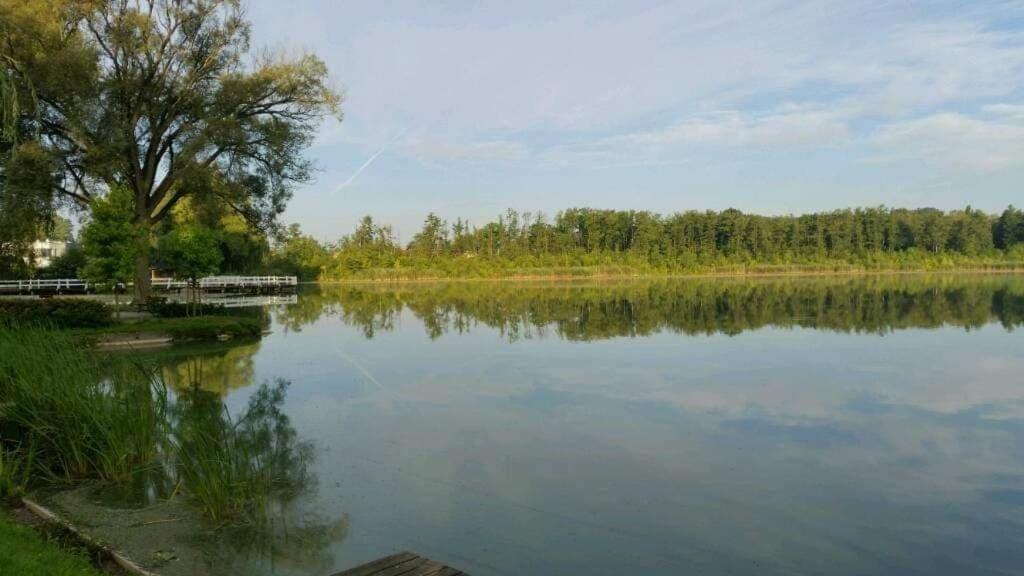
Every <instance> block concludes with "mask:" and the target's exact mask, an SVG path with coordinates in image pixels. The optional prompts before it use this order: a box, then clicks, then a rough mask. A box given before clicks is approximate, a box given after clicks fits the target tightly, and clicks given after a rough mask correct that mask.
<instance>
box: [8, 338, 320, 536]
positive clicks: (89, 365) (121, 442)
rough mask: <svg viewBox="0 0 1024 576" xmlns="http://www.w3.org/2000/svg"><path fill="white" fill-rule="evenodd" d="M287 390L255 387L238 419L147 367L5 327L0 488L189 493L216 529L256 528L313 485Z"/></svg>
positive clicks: (12, 491)
mask: <svg viewBox="0 0 1024 576" xmlns="http://www.w3.org/2000/svg"><path fill="white" fill-rule="evenodd" d="M286 390H287V383H286V382H284V381H278V382H276V383H275V384H273V385H264V386H262V387H261V388H260V389H259V390H258V391H257V392H256V393H255V394H254V396H253V397H252V400H251V402H250V403H249V405H248V407H247V409H246V410H245V411H244V412H243V413H241V415H239V416H237V417H234V418H233V417H232V416H231V415H230V414H229V413H228V412H227V409H226V408H225V406H224V404H223V402H222V401H221V399H220V397H219V396H218V395H216V394H213V393H210V392H206V391H204V390H202V389H201V388H200V387H199V386H198V383H195V385H194V386H192V387H191V388H189V389H186V390H183V391H179V392H173V391H169V390H168V388H167V387H166V386H165V385H164V383H163V380H162V379H161V378H160V377H159V376H158V374H157V373H156V372H154V371H152V370H150V369H149V368H148V367H145V366H140V365H135V364H132V363H130V362H128V361H127V360H126V359H124V358H121V357H116V356H115V357H101V356H97V355H93V354H89V353H87V352H83V351H82V350H81V349H80V348H78V347H76V346H75V345H74V342H73V341H72V340H70V339H68V337H67V336H66V335H65V334H62V333H60V332H54V331H47V330H38V329H21V330H3V331H0V398H2V399H3V402H2V404H0V453H2V454H3V461H2V464H0V488H2V489H3V490H4V492H5V493H6V494H8V495H17V494H18V493H20V492H22V491H24V490H25V489H32V488H35V487H39V486H42V485H55V484H56V485H71V484H74V483H78V482H82V481H101V482H102V483H105V484H108V485H110V486H112V487H114V488H121V489H123V491H124V492H126V493H128V492H131V491H132V489H133V488H134V487H138V486H139V485H144V486H148V488H146V489H145V490H144V491H145V492H148V493H152V492H154V491H155V493H157V494H163V495H164V497H172V496H173V495H175V494H177V493H181V494H183V495H185V496H187V497H188V498H189V499H190V500H191V501H194V502H196V503H197V504H198V505H199V507H200V508H201V509H202V511H203V512H204V514H205V516H206V517H207V518H208V519H209V520H211V521H213V522H215V523H217V524H223V523H238V522H241V523H252V522H259V521H261V520H263V519H264V516H263V514H264V512H265V511H266V510H267V505H268V504H269V503H271V502H274V503H275V504H281V503H285V502H288V501H290V500H291V499H292V498H294V497H295V496H296V495H298V494H299V493H301V492H302V491H304V490H306V489H308V488H309V487H310V486H311V485H312V478H311V476H310V474H309V473H308V470H307V468H308V463H309V460H310V458H311V457H312V451H311V449H310V447H309V446H308V445H307V444H305V443H303V442H302V441H300V440H299V439H298V438H297V435H296V433H295V430H294V428H293V427H292V426H291V423H290V422H289V420H288V418H287V417H286V416H285V415H284V414H283V413H282V412H281V405H282V403H283V402H284V398H285V394H286Z"/></svg>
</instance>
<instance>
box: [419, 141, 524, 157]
mask: <svg viewBox="0 0 1024 576" xmlns="http://www.w3.org/2000/svg"><path fill="white" fill-rule="evenodd" d="M399 149H400V150H402V151H404V152H406V153H407V154H409V155H411V156H413V157H415V158H417V159H419V160H421V161H424V162H435V161H458V160H464V161H472V162H485V161H511V160H519V159H522V158H525V157H526V156H527V155H529V150H528V149H527V147H526V146H524V145H523V144H520V143H518V142H513V141H509V140H489V141H473V142H460V141H455V140H447V139H438V138H424V137H417V138H411V139H409V140H407V141H406V142H405V143H404V144H403V145H402V146H401V147H400V148H399Z"/></svg>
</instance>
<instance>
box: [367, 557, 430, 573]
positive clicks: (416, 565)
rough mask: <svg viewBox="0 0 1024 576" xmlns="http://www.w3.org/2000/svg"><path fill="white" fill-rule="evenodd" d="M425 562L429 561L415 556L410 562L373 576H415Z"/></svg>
mask: <svg viewBox="0 0 1024 576" xmlns="http://www.w3.org/2000/svg"><path fill="white" fill-rule="evenodd" d="M427 562H430V560H427V559H426V558H421V557H419V556H416V557H415V558H413V559H412V560H407V561H405V562H402V563H401V564H398V565H396V566H392V567H391V568H388V569H387V570H381V571H380V572H375V573H374V575H373V576H415V575H417V574H420V568H422V567H423V566H424V565H425V564H426V563H427Z"/></svg>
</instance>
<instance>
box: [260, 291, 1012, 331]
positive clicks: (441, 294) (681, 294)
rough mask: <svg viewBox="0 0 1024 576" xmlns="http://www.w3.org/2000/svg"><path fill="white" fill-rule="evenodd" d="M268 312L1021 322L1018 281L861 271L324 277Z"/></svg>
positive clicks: (876, 325) (799, 322)
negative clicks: (343, 282)
mask: <svg viewBox="0 0 1024 576" xmlns="http://www.w3.org/2000/svg"><path fill="white" fill-rule="evenodd" d="M299 302H300V303H299V305H298V306H293V307H289V308H287V309H285V310H283V311H282V312H281V313H280V315H279V317H278V321H279V322H282V323H283V324H284V325H285V326H287V327H289V328H290V329H300V328H301V327H302V326H303V325H305V324H308V323H311V322H314V321H316V320H317V319H319V318H321V317H323V316H337V317H339V318H340V319H341V320H342V321H343V322H344V323H346V324H349V325H352V326H357V327H359V328H360V329H361V330H362V331H363V333H364V334H365V335H366V337H367V338H372V337H373V335H374V334H376V333H377V332H379V331H382V330H383V331H387V330H391V329H393V327H394V323H395V318H396V317H397V316H398V315H399V314H400V313H401V312H402V311H403V310H408V311H410V312H411V313H412V314H414V315H415V316H416V317H417V318H419V320H420V321H422V322H423V325H424V327H425V329H426V330H427V333H428V335H429V336H430V337H431V338H437V337H439V336H441V335H443V334H446V333H449V332H455V333H463V332H467V331H469V330H471V329H472V328H473V327H474V326H477V325H480V324H482V325H485V326H488V327H490V328H494V329H497V330H498V331H499V332H500V333H501V334H502V335H503V336H504V337H506V338H507V339H509V340H518V339H521V338H532V337H543V336H545V335H549V334H553V335H556V336H558V337H560V338H565V339H568V340H600V339H604V338H612V337H619V336H644V335H649V334H653V333H657V332H661V331H670V332H678V333H684V334H716V333H724V334H730V335H732V334H739V333H741V332H743V331H744V330H753V329H757V328H762V327H766V326H775V327H803V328H814V329H823V330H834V331H841V332H863V333H879V334H881V333H886V332H889V331H893V330H900V329H906V328H936V327H940V326H947V325H951V326H959V327H963V328H966V329H973V328H978V327H981V326H984V325H985V324H988V323H990V322H999V323H1001V324H1002V325H1003V326H1004V327H1006V328H1007V329H1011V328H1013V327H1016V326H1019V325H1020V324H1022V323H1024V279H1021V278H1019V277H1012V276H973V277H970V276H960V277H949V276H870V277H858V278H849V277H845V278H838V277H835V278H817V279H806V278H789V279H753V280H750V279H742V280H659V281H644V282H607V283H595V282H588V283H571V284H529V283H483V282H482V283H449V284H438V285H406V286H399V287H395V286H372V285H363V286H325V287H321V288H319V289H317V290H313V291H310V292H307V293H305V294H303V295H302V296H301V297H300V299H299Z"/></svg>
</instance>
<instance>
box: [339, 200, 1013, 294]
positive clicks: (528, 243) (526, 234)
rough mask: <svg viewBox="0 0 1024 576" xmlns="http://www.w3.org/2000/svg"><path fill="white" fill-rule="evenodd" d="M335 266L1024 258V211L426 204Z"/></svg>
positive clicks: (670, 267) (615, 266) (457, 271)
mask: <svg viewBox="0 0 1024 576" xmlns="http://www.w3.org/2000/svg"><path fill="white" fill-rule="evenodd" d="M321 257H322V258H323V260H322V262H321V264H320V266H319V267H320V268H321V269H322V272H323V275H324V276H325V277H327V278H344V277H348V276H360V275H363V276H365V275H370V276H389V275H391V276H395V275H397V276H403V275H406V276H415V275H417V272H424V271H433V272H436V273H437V275H439V276H491V275H500V274H502V273H507V272H509V271H516V270H523V271H526V272H529V271H530V270H531V269H532V270H541V271H544V270H550V269H562V270H569V269H572V268H576V267H600V266H605V267H608V272H609V273H615V272H624V271H649V272H654V271H664V272H672V271H700V270H707V269H720V268H723V267H729V266H736V265H751V264H755V265H756V264H762V265H785V264H828V263H831V264H842V263H845V264H849V265H863V266H868V267H887V266H890V267H900V266H902V265H918V266H923V267H931V266H943V265H945V266H951V265H957V264H964V263H967V262H969V261H974V262H987V261H991V262H995V261H1004V262H1005V261H1012V260H1016V261H1024V212H1022V211H1020V210H1018V209H1016V208H1014V207H1012V206H1011V207H1009V208H1007V209H1006V210H1005V211H1004V212H1003V213H1002V214H1000V215H998V216H993V215H989V214H987V213H985V212H982V211H979V210H974V209H972V208H970V207H967V208H965V209H964V210H955V211H951V212H943V211H941V210H937V209H933V208H922V209H916V210H908V209H890V208H884V207H879V208H858V209H855V210H839V211H834V212H824V213H816V214H805V215H801V216H793V215H787V216H759V215H755V214H745V213H743V212H741V211H739V210H735V209H729V210H725V211H722V212H713V211H706V212H695V211H691V212H683V213H677V214H672V215H668V216H665V215H660V214H655V213H651V212H645V211H632V210H597V209H590V208H573V209H569V210H565V211H563V212H559V213H558V214H557V215H555V217H554V218H550V219H549V218H547V217H545V216H544V215H543V214H539V213H537V214H534V213H528V212H527V213H518V212H515V211H513V210H509V211H507V212H506V213H505V214H503V215H501V216H500V217H499V218H497V220H495V221H493V222H488V223H487V224H485V225H483V226H471V225H470V224H469V223H467V222H465V221H463V220H462V219H457V220H455V221H454V222H451V223H449V222H446V221H444V220H442V219H441V218H439V217H438V216H436V215H434V214H430V215H429V216H427V218H426V221H425V222H424V224H423V227H422V229H421V230H420V231H419V232H418V233H416V235H415V236H414V237H413V238H412V240H411V242H409V243H408V245H406V246H404V247H403V246H400V245H399V244H398V242H396V240H395V238H394V235H393V234H392V232H391V228H390V227H389V226H380V225H378V224H377V223H375V222H374V221H373V219H372V218H370V217H365V218H363V220H362V221H361V222H360V224H359V226H358V228H357V229H356V231H355V232H354V233H352V234H351V235H349V236H346V237H344V238H343V239H342V240H341V241H340V242H339V243H338V244H337V245H336V246H332V247H325V248H324V250H323V253H322V256H321Z"/></svg>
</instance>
